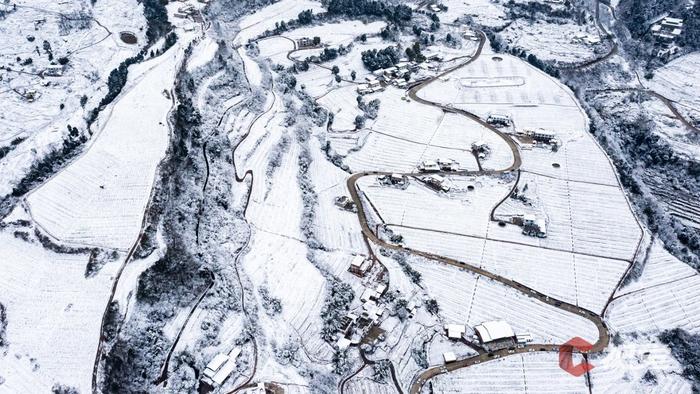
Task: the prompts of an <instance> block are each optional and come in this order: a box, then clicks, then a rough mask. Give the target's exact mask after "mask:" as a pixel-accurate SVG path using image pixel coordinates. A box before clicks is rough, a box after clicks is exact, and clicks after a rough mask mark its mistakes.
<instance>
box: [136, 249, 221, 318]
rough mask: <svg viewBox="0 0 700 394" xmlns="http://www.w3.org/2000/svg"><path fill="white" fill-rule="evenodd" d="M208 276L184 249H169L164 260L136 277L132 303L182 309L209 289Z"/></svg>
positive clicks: (160, 260) (209, 276)
mask: <svg viewBox="0 0 700 394" xmlns="http://www.w3.org/2000/svg"><path fill="white" fill-rule="evenodd" d="M209 278H211V275H210V274H209V273H208V272H207V271H206V270H200V264H199V263H198V262H197V260H196V259H195V258H194V256H191V255H190V253H189V252H188V251H187V249H186V248H184V247H180V246H178V245H171V246H170V247H169V248H168V250H167V252H166V253H165V256H163V258H161V259H159V260H158V261H156V262H155V263H154V264H153V265H152V266H151V267H150V268H148V269H147V270H146V271H145V272H144V273H143V274H142V275H141V276H140V277H139V282H138V290H137V292H136V299H137V300H138V301H139V302H142V303H146V304H149V305H155V304H158V305H161V306H163V305H165V306H168V307H172V308H173V310H174V309H175V308H178V307H184V306H187V305H190V304H191V303H192V302H194V301H195V300H196V298H197V296H198V295H199V294H201V293H202V291H204V289H205V288H206V287H207V286H208V285H209Z"/></svg>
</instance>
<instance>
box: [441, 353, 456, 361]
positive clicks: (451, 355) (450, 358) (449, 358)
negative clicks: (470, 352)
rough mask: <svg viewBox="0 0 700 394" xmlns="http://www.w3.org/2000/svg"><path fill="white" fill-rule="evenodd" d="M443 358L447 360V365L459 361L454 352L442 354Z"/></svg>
mask: <svg viewBox="0 0 700 394" xmlns="http://www.w3.org/2000/svg"><path fill="white" fill-rule="evenodd" d="M442 358H443V359H444V360H445V364H447V363H451V362H453V361H457V356H455V354H454V352H445V353H443V354H442Z"/></svg>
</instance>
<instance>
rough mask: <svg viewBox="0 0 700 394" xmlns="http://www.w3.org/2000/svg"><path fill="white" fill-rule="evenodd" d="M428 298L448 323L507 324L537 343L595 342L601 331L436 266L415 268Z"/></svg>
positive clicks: (487, 282) (502, 288)
mask: <svg viewBox="0 0 700 394" xmlns="http://www.w3.org/2000/svg"><path fill="white" fill-rule="evenodd" d="M413 268H415V269H417V270H418V271H419V272H420V273H421V274H422V277H423V284H424V286H425V289H426V290H427V292H428V294H429V295H430V296H431V297H433V298H435V299H436V300H437V302H438V304H439V305H440V310H441V312H440V315H441V316H442V317H443V318H444V319H445V320H447V321H451V322H459V323H464V324H467V325H469V326H475V325H477V324H480V323H482V322H484V321H489V320H505V321H506V322H508V323H509V324H510V325H511V326H512V327H513V330H514V331H515V332H516V333H524V332H529V333H530V334H532V336H533V338H534V341H535V342H536V343H564V342H565V341H567V340H569V339H570V338H571V337H572V336H580V337H582V338H584V339H586V340H588V341H591V342H595V341H596V340H597V338H598V330H597V329H596V327H595V325H593V323H591V322H589V321H588V320H586V319H584V318H582V317H579V316H575V315H572V314H570V313H567V312H564V311H561V310H559V309H557V308H554V307H552V306H549V305H547V304H543V303H541V302H539V301H537V300H535V299H532V298H529V297H527V296H526V295H524V294H522V293H520V292H519V291H517V290H514V289H510V288H507V287H505V286H503V285H501V284H499V283H497V282H493V281H491V280H488V279H485V278H482V277H478V276H475V275H473V274H471V273H468V272H466V271H462V270H459V269H457V268H455V267H451V266H446V265H443V264H437V263H429V262H425V263H420V264H416V263H414V264H413Z"/></svg>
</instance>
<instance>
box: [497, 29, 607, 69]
mask: <svg viewBox="0 0 700 394" xmlns="http://www.w3.org/2000/svg"><path fill="white" fill-rule="evenodd" d="M576 34H585V35H588V36H592V37H593V38H598V39H600V38H601V37H600V33H599V32H598V29H597V27H596V26H595V25H594V24H593V23H590V24H587V25H577V24H575V23H565V24H558V23H547V22H546V21H539V20H538V21H534V23H533V22H530V21H522V20H516V21H515V22H513V23H512V24H511V25H510V26H508V28H507V29H505V30H504V34H503V36H504V39H505V40H506V42H508V43H509V44H510V45H511V46H515V47H521V48H527V49H528V52H529V53H532V54H534V55H535V56H537V58H538V59H542V60H545V61H554V62H561V63H581V62H583V61H585V60H588V59H593V58H594V57H595V56H596V52H597V51H598V52H603V51H604V49H605V48H604V46H605V45H604V44H603V43H602V41H601V43H598V44H596V45H589V44H586V43H583V42H581V43H576V42H574V36H575V35H576Z"/></svg>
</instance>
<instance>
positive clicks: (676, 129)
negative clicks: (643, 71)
mask: <svg viewBox="0 0 700 394" xmlns="http://www.w3.org/2000/svg"><path fill="white" fill-rule="evenodd" d="M643 105H644V110H645V111H646V112H647V113H648V114H649V115H650V116H651V118H652V119H653V120H654V123H655V124H656V127H655V128H654V129H653V130H654V131H655V132H656V133H657V134H658V135H659V136H661V137H662V138H663V139H664V140H665V141H666V142H668V143H669V144H670V145H671V146H672V147H673V150H674V151H675V152H677V153H680V154H682V155H684V156H686V157H688V158H690V159H693V158H696V157H700V144H699V143H698V142H697V141H696V140H695V139H694V137H695V136H696V135H697V134H696V133H694V132H693V131H691V130H689V129H688V127H687V126H685V125H684V124H683V123H681V121H680V120H678V119H677V118H676V116H675V115H674V114H673V112H671V110H669V109H668V107H666V106H665V105H664V104H663V102H662V101H661V100H659V99H657V98H655V97H651V98H650V99H649V100H647V101H645V102H644V104H643ZM675 105H676V107H677V108H678V109H679V110H680V111H681V113H683V112H684V111H683V110H684V109H686V107H681V106H680V105H678V104H675ZM686 118H689V119H692V118H691V117H687V116H686Z"/></svg>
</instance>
